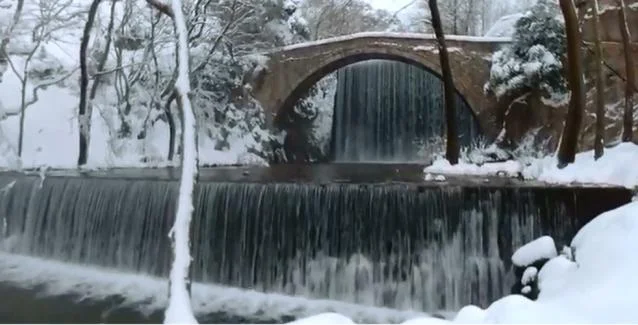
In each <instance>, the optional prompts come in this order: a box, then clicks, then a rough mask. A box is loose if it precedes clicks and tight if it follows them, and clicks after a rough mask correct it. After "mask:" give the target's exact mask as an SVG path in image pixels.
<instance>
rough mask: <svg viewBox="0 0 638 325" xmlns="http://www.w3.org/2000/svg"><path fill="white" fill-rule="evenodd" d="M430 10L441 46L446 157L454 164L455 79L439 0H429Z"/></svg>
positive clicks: (456, 149)
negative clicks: (438, 4) (440, 14)
mask: <svg viewBox="0 0 638 325" xmlns="http://www.w3.org/2000/svg"><path fill="white" fill-rule="evenodd" d="M428 3H429V6H430V12H431V15H432V26H433V27H434V33H435V34H436V40H437V44H438V47H439V58H440V60H441V75H442V78H443V92H444V99H445V100H444V102H445V122H446V123H445V125H446V128H447V145H446V149H445V158H446V159H447V160H448V161H449V162H450V164H452V165H456V164H457V163H458V162H459V142H458V134H457V130H456V112H455V104H456V103H455V100H456V98H455V95H456V94H455V93H454V90H455V88H454V81H453V80H452V69H451V68H450V59H449V57H448V51H447V46H446V44H445V36H444V34H443V24H442V22H441V17H440V16H439V8H438V6H437V0H428Z"/></svg>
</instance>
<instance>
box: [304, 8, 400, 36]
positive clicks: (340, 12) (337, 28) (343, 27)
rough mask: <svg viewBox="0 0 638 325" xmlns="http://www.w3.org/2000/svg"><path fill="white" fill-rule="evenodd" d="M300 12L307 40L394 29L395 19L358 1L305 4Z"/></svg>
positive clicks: (393, 16) (387, 13)
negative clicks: (307, 27)
mask: <svg viewBox="0 0 638 325" xmlns="http://www.w3.org/2000/svg"><path fill="white" fill-rule="evenodd" d="M300 9H301V11H302V12H303V14H304V18H305V19H306V20H307V21H308V25H309V28H310V38H311V39H312V40H317V39H321V38H326V37H332V36H339V35H347V34H353V33H358V32H370V31H386V30H389V29H393V28H398V27H397V26H398V25H400V22H399V20H398V18H397V17H396V15H393V14H392V13H390V12H388V11H386V10H379V9H374V8H373V7H372V6H371V5H370V4H369V3H367V2H365V1H362V0H306V1H304V2H302V4H301V8H300Z"/></svg>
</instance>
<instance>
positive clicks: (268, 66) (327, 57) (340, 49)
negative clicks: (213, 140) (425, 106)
mask: <svg viewBox="0 0 638 325" xmlns="http://www.w3.org/2000/svg"><path fill="white" fill-rule="evenodd" d="M508 42H509V39H507V38H485V37H467V36H453V35H448V36H446V44H447V46H448V51H449V53H450V63H451V68H452V74H453V78H454V84H455V87H456V90H457V92H458V94H459V95H460V96H461V97H462V98H464V99H465V101H466V102H467V104H468V105H469V106H470V107H471V109H472V111H473V113H474V115H475V116H476V117H477V120H478V123H479V125H480V126H481V129H482V131H483V133H484V134H485V135H488V136H490V135H491V136H495V135H496V133H497V132H498V131H499V127H497V125H496V119H495V116H496V111H497V109H498V108H497V103H496V101H495V99H494V98H493V96H486V95H485V94H484V92H483V85H484V84H485V82H486V81H487V80H488V78H489V72H490V61H491V56H492V54H493V53H494V52H495V51H497V50H498V49H499V48H500V47H501V46H502V45H503V44H505V43H508ZM264 55H265V57H266V59H267V61H266V62H265V63H264V64H263V66H261V67H260V68H257V69H255V71H253V73H252V76H251V77H250V80H248V83H249V85H250V89H251V92H252V95H253V97H254V98H256V99H257V100H258V101H259V102H260V104H261V105H262V106H263V107H264V109H265V110H266V115H267V117H268V120H269V121H274V122H277V118H278V117H280V116H285V114H286V113H287V112H289V111H290V110H292V109H293V107H294V105H295V103H296V102H297V101H298V100H299V99H300V98H303V96H305V95H306V94H307V92H308V90H309V89H310V88H311V87H312V86H313V85H314V84H315V83H316V82H317V81H319V80H320V79H321V78H323V77H324V76H326V75H328V74H330V73H332V72H334V71H336V70H338V69H339V68H342V67H344V66H347V65H349V64H353V63H356V62H360V61H365V60H373V59H385V60H394V61H401V62H405V63H409V64H413V65H416V66H419V67H422V68H424V69H426V70H429V71H430V72H433V73H434V74H436V75H438V76H440V74H441V69H440V64H439V54H438V45H437V41H436V38H435V37H434V35H428V34H406V33H359V34H353V35H348V36H342V37H335V38H330V39H324V40H320V41H315V42H309V43H301V44H295V45H291V46H286V47H282V48H278V49H274V50H272V51H270V52H267V53H264ZM424 95H425V94H424Z"/></svg>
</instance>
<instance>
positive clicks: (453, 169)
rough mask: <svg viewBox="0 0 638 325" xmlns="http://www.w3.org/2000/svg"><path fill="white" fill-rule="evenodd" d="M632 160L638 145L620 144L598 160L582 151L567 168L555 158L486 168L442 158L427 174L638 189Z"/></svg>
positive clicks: (536, 159) (635, 159) (490, 164)
mask: <svg viewBox="0 0 638 325" xmlns="http://www.w3.org/2000/svg"><path fill="white" fill-rule="evenodd" d="M628 161H638V145H636V144H633V143H620V144H618V145H616V146H615V147H611V148H607V149H606V150H605V154H604V155H603V156H602V157H601V158H600V159H598V160H594V152H593V150H589V151H585V152H580V153H578V154H577V155H576V160H575V162H574V163H572V164H570V165H568V166H567V167H565V168H563V169H559V168H558V167H557V162H556V157H555V156H547V157H544V158H531V159H529V160H528V161H525V162H523V161H522V160H521V161H516V160H508V161H505V162H495V163H485V164H482V165H477V164H473V163H470V162H467V161H459V163H458V164H457V165H451V164H450V163H449V162H448V161H447V160H445V159H443V158H440V159H437V160H435V161H434V162H433V163H432V165H430V166H428V167H425V168H424V170H423V172H424V173H426V174H427V173H433V174H444V175H445V174H449V175H497V174H499V172H500V173H504V174H506V175H508V176H517V175H521V176H523V177H524V178H525V179H534V180H538V181H541V182H546V183H550V184H571V183H582V184H598V185H603V186H624V187H627V188H634V187H635V186H638V169H636V168H634V167H633V166H632V164H628V163H627V162H628Z"/></svg>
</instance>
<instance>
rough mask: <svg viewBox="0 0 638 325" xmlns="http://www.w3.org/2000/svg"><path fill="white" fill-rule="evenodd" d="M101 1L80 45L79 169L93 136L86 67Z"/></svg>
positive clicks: (93, 9)
mask: <svg viewBox="0 0 638 325" xmlns="http://www.w3.org/2000/svg"><path fill="white" fill-rule="evenodd" d="M99 4H100V0H93V1H92V2H91V7H90V8H89V17H88V19H87V21H86V24H85V25H84V31H83V33H82V41H81V43H80V108H79V112H78V125H79V127H80V143H79V145H80V152H79V155H78V167H79V166H83V165H86V161H87V159H88V156H89V154H88V151H89V141H90V136H91V116H90V114H87V92H88V89H87V88H88V86H89V71H88V69H87V66H86V56H87V51H88V47H89V37H90V36H91V29H92V28H93V22H94V21H95V16H96V15H97V8H98V6H99Z"/></svg>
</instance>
